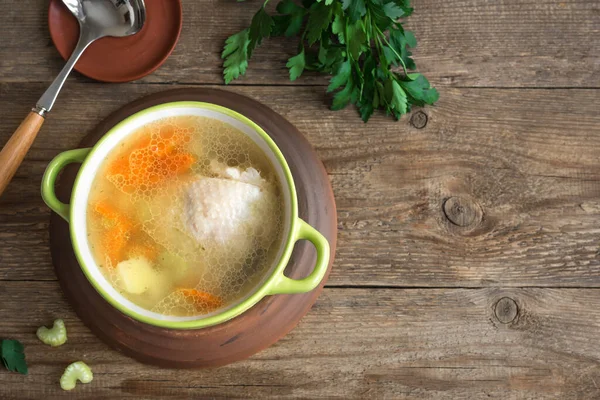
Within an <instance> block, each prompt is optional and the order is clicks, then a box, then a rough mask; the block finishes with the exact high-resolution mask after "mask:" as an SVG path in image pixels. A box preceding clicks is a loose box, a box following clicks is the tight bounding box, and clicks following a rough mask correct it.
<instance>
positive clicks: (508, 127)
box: [0, 84, 600, 287]
mask: <svg viewBox="0 0 600 400" xmlns="http://www.w3.org/2000/svg"><path fill="white" fill-rule="evenodd" d="M41 89H42V88H41V85H40V84H26V85H23V84H4V85H0V109H2V110H3V122H2V125H1V128H0V129H1V130H0V142H2V143H3V142H4V141H6V140H7V139H8V136H9V134H10V133H11V132H12V129H14V127H16V126H17V125H18V123H19V120H20V118H22V116H23V115H25V111H26V104H27V101H28V99H29V98H31V97H32V93H37V92H38V91H39V90H41ZM162 89H164V87H163V86H157V85H120V86H107V85H101V84H71V85H69V86H68V87H67V88H66V92H65V95H64V96H63V97H62V98H61V99H60V100H59V104H58V106H57V108H56V110H55V111H54V112H53V113H52V114H51V115H50V117H49V119H48V122H47V124H46V125H45V126H44V128H43V131H42V132H41V134H40V137H39V138H38V139H37V141H36V142H35V143H34V147H33V149H32V151H31V152H30V154H29V155H28V157H27V160H26V162H25V163H24V164H23V166H22V168H21V169H20V170H19V172H18V173H17V177H16V180H15V181H14V182H13V183H12V184H11V185H10V186H9V189H8V191H7V192H6V193H5V194H4V195H3V197H2V199H0V242H1V243H2V245H1V246H0V260H1V262H0V279H54V275H53V273H52V269H51V266H50V259H49V256H48V254H49V251H48V247H47V246H48V244H47V243H48V235H47V223H48V211H47V210H46V208H45V207H44V206H43V203H42V202H41V199H40V197H39V185H40V181H41V176H42V173H43V170H44V168H45V165H46V163H47V162H48V161H49V160H50V159H51V158H52V157H53V156H54V155H56V154H57V153H59V152H60V151H64V150H67V149H70V148H73V147H75V146H76V145H77V143H78V142H79V141H80V140H81V138H82V137H83V136H84V135H85V133H86V131H88V130H89V129H91V128H92V127H93V126H94V125H95V124H96V123H98V122H99V120H100V119H101V118H102V117H103V116H105V115H108V114H109V113H110V112H112V111H113V110H115V109H116V108H118V107H119V106H121V105H123V104H125V103H126V102H128V101H131V100H133V99H135V98H138V97H139V96H142V95H144V94H147V93H151V92H155V91H158V90H162ZM238 90H239V91H240V92H242V93H245V94H247V95H249V96H251V97H254V98H256V99H258V100H260V101H262V102H264V103H265V104H268V105H270V106H272V107H273V108H274V109H275V110H276V111H278V112H280V113H281V114H283V115H284V116H286V117H287V118H289V120H290V121H292V122H293V123H294V124H295V125H296V126H298V127H299V128H300V130H301V131H302V132H304V133H305V134H306V135H307V137H308V139H309V140H310V141H311V143H313V144H314V145H315V147H316V149H317V151H318V153H319V154H320V155H321V157H322V159H323V160H324V162H325V166H326V168H327V170H328V172H329V173H330V176H331V180H332V184H333V187H334V191H335V195H336V200H337V204H338V214H339V229H340V233H339V246H338V252H337V261H336V264H335V268H334V270H333V272H332V275H331V280H330V284H331V285H382V286H444V287H446V286H451V287H454V286H474V287H477V286H487V285H497V286H523V285H538V286H556V285H559V286H562V285H564V286H586V287H599V286H600V253H599V250H600V242H599V237H600V228H599V227H598V220H599V217H600V116H599V115H598V113H597V110H596V104H598V102H599V100H600V91H596V90H496V89H486V90H482V89H476V90H474V89H449V90H444V91H443V92H442V97H441V100H440V103H439V105H438V106H437V107H434V108H427V109H425V110H424V112H425V114H426V116H427V120H428V123H427V125H426V127H425V128H423V129H417V128H415V127H414V126H412V125H411V123H410V122H409V121H410V119H411V117H413V118H414V119H413V122H415V121H416V119H417V117H419V116H420V117H423V114H419V113H421V112H422V111H415V112H414V113H413V115H412V116H409V117H407V118H405V119H403V120H402V121H400V122H393V121H392V120H390V119H387V118H385V117H383V116H376V117H374V118H373V120H372V121H370V122H369V123H368V124H362V122H360V121H359V120H358V118H357V117H356V115H355V111H353V110H351V109H348V110H344V111H342V112H332V111H328V110H327V109H326V108H325V104H324V99H325V97H324V94H323V90H322V88H320V87H244V88H238ZM115 99H118V100H115ZM81 110H86V111H81ZM315 115H318V116H319V118H315ZM449 198H451V199H452V200H450V202H449V203H446V204H445V201H446V200H447V199H449ZM453 202H454V204H453V207H451V205H452V203H453ZM444 204H445V205H446V207H445V208H446V209H444ZM446 214H447V215H448V216H449V217H450V219H449V218H448V217H446ZM466 217H468V218H466ZM452 221H454V222H452ZM457 224H458V225H457ZM460 224H463V225H465V224H466V226H459V225H460Z"/></svg>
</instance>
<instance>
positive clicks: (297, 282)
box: [268, 218, 329, 294]
mask: <svg viewBox="0 0 600 400" xmlns="http://www.w3.org/2000/svg"><path fill="white" fill-rule="evenodd" d="M301 239H306V240H309V241H310V242H311V243H312V244H313V245H314V246H315V248H316V249H317V264H316V265H315V268H314V270H313V272H311V274H310V275H309V276H307V277H306V278H304V279H291V278H288V277H287V276H285V275H284V274H283V271H282V272H281V274H280V275H279V277H278V279H277V280H275V281H274V282H273V284H272V286H271V287H270V288H269V291H268V294H293V293H306V292H310V291H311V290H313V289H314V288H316V287H317V286H319V283H321V281H322V280H323V277H324V276H325V273H326V272H327V267H328V266H329V242H328V241H327V239H325V236H323V235H322V234H321V233H320V232H319V231H317V230H316V229H315V228H313V227H312V226H310V225H309V224H307V223H306V222H304V220H302V219H300V218H298V220H297V224H296V232H295V235H294V242H297V241H298V240H301Z"/></svg>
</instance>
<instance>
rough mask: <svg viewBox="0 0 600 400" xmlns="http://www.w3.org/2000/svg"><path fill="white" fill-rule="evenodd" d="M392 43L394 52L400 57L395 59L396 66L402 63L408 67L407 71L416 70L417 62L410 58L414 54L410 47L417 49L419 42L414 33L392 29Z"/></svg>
mask: <svg viewBox="0 0 600 400" xmlns="http://www.w3.org/2000/svg"><path fill="white" fill-rule="evenodd" d="M390 43H391V46H392V48H393V50H394V51H395V52H396V53H397V54H398V55H400V59H398V57H394V59H393V60H394V62H393V64H394V65H398V62H399V61H401V63H402V65H403V66H405V67H406V69H415V68H416V65H415V62H414V60H413V59H412V58H410V56H411V55H412V53H411V52H410V51H409V50H408V48H409V47H416V46H417V40H416V39H415V36H414V35H413V34H412V32H409V31H403V30H400V29H390Z"/></svg>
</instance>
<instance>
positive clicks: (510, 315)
mask: <svg viewBox="0 0 600 400" xmlns="http://www.w3.org/2000/svg"><path fill="white" fill-rule="evenodd" d="M494 313H495V314H496V318H498V321H500V322H502V323H503V324H510V323H511V322H513V321H514V320H515V319H516V318H517V315H518V314H519V307H518V306H517V303H516V302H515V301H514V300H513V299H511V298H510V297H503V298H501V299H500V300H498V302H497V303H496V307H494Z"/></svg>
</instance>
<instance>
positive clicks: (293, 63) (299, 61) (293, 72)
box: [285, 49, 306, 81]
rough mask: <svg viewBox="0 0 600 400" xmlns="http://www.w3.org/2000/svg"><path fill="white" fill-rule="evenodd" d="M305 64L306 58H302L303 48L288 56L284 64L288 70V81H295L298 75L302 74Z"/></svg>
mask: <svg viewBox="0 0 600 400" xmlns="http://www.w3.org/2000/svg"><path fill="white" fill-rule="evenodd" d="M305 65H306V60H305V58H304V49H302V51H301V52H300V53H299V54H297V55H295V56H294V57H292V58H290V59H289V60H288V62H287V64H285V66H286V67H288V68H289V70H290V81H295V80H296V79H298V77H299V76H300V75H302V72H303V71H304V66H305Z"/></svg>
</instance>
